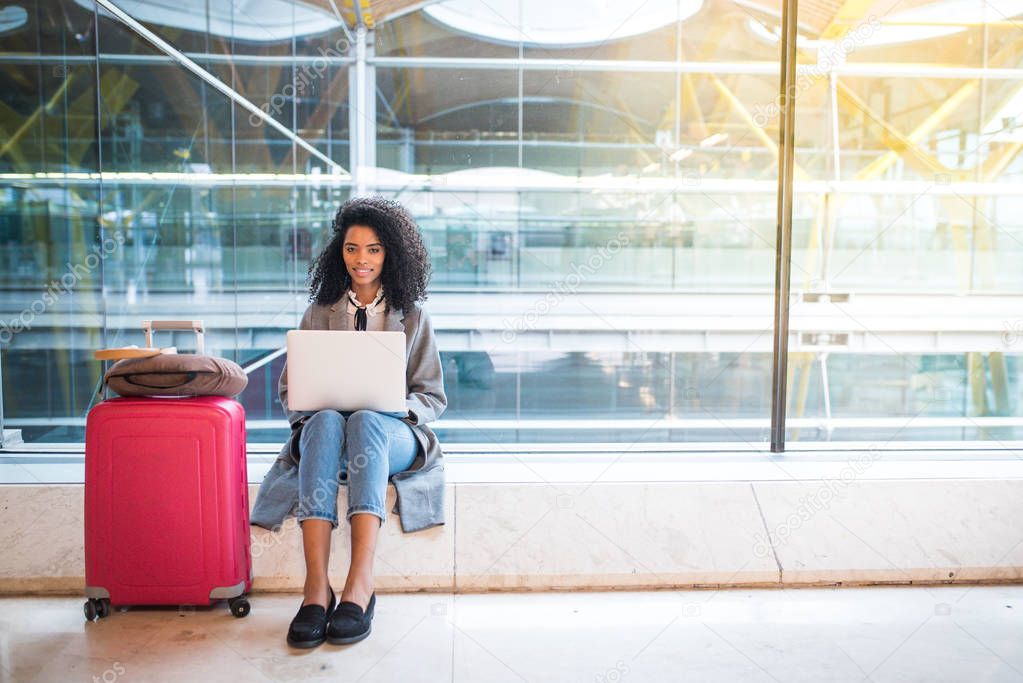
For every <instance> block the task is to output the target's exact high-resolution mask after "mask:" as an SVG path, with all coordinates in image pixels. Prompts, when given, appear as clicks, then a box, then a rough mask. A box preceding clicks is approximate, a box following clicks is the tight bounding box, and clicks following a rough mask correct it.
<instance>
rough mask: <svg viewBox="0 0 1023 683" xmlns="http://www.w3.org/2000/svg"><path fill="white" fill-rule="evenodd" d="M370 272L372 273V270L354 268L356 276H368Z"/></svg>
mask: <svg viewBox="0 0 1023 683" xmlns="http://www.w3.org/2000/svg"><path fill="white" fill-rule="evenodd" d="M372 272H373V269H372V268H356V269H355V274H356V275H369V274H370V273H372Z"/></svg>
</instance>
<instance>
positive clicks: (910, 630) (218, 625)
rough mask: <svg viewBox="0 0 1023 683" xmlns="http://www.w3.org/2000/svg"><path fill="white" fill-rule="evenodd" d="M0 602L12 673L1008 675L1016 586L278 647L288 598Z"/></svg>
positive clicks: (1021, 629)
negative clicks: (99, 609)
mask: <svg viewBox="0 0 1023 683" xmlns="http://www.w3.org/2000/svg"><path fill="white" fill-rule="evenodd" d="M81 603H82V600H81V599H79V598H71V597H62V598H11V599H3V600H0V608H2V614H0V665H2V669H0V674H2V675H3V676H4V678H5V679H6V680H12V681H19V682H20V681H59V682H61V683H63V682H65V681H105V682H106V683H114V682H115V681H123V683H135V682H138V683H141V682H143V681H175V682H176V683H180V682H181V681H203V682H205V681H228V682H230V683H242V682H243V681H245V682H249V681H320V680H323V681H328V680H329V681H367V682H368V681H388V682H390V681H402V682H406V681H464V682H466V683H476V682H486V683H490V682H495V683H496V682H500V681H558V682H561V681H585V682H594V681H597V682H600V683H604V682H608V683H617V682H619V681H620V682H622V683H627V682H629V681H643V682H647V681H700V682H702V681H728V682H729V683H732V682H736V681H741V682H744V681H786V682H787V681H814V682H815V683H816V682H819V681H865V680H869V681H875V682H877V683H880V682H882V681H893V682H894V681H900V682H903V681H927V682H928V683H930V682H934V681H956V682H959V681H969V682H970V683H974V682H977V681H1023V586H1018V585H1014V586H973V587H971V586H941V587H922V586H921V587H870V588H838V589H831V588H822V589H816V588H815V589H809V588H807V589H786V590H735V589H732V590H721V591H714V590H701V591H658V592H615V593H585V592H575V593H492V594H482V595H472V594H469V595H450V594H422V593H420V594H381V595H379V596H378V598H377V611H376V616H375V619H374V631H373V633H372V634H371V635H370V637H369V638H368V639H366V640H364V641H362V642H361V643H357V644H355V645H349V646H332V645H329V644H325V645H323V646H321V647H319V648H317V649H314V650H310V651H297V650H291V649H289V648H288V647H287V645H286V644H285V642H284V634H285V631H286V629H287V625H288V622H289V620H290V619H291V617H292V616H293V614H294V612H295V610H296V609H297V607H298V604H299V599H298V596H297V595H273V594H257V595H255V596H253V597H252V613H251V614H250V615H249V616H248V617H246V618H244V619H235V618H233V617H231V616H230V615H229V614H228V612H227V609H226V607H224V606H223V605H220V606H217V607H214V608H212V609H182V610H178V609H132V610H129V611H125V612H121V611H115V612H114V613H113V615H111V616H110V617H108V618H107V619H104V620H102V621H99V622H93V623H85V621H84V618H83V616H82V610H81Z"/></svg>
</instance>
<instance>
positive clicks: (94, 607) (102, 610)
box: [82, 598, 110, 621]
mask: <svg viewBox="0 0 1023 683" xmlns="http://www.w3.org/2000/svg"><path fill="white" fill-rule="evenodd" d="M82 610H83V611H84V612H85V618H86V619H87V620H88V621H93V620H94V619H97V618H99V619H102V618H104V617H107V616H110V600H109V599H108V598H99V599H97V598H89V599H88V600H86V601H85V604H84V605H83V606H82Z"/></svg>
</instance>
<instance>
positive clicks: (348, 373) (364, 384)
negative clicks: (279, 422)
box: [288, 330, 408, 417]
mask: <svg viewBox="0 0 1023 683" xmlns="http://www.w3.org/2000/svg"><path fill="white" fill-rule="evenodd" d="M405 396H406V387H405V333H404V332H369V331H366V330H360V331H354V330H290V331H289V332H288V408H290V409H291V410H343V411H349V410H351V411H355V410H375V411H377V412H380V413H387V414H389V415H394V416H395V417H404V416H405V415H408V407H407V406H406V404H405Z"/></svg>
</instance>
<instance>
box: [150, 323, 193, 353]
mask: <svg viewBox="0 0 1023 683" xmlns="http://www.w3.org/2000/svg"><path fill="white" fill-rule="evenodd" d="M142 330H143V331H144V332H145V333H146V346H147V347H150V348H151V347H152V346H153V330H193V331H194V332H195V352H196V353H198V354H204V353H205V352H206V350H205V345H204V344H203V334H204V333H205V332H206V329H205V327H204V326H203V324H202V321H201V320H143V321H142Z"/></svg>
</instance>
